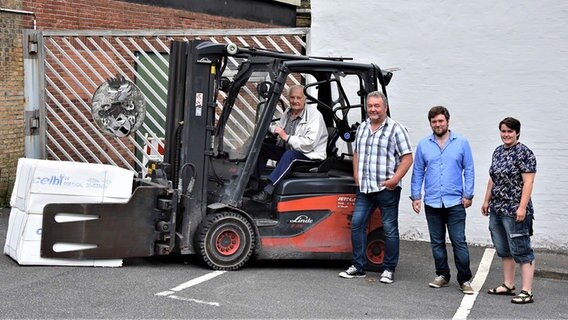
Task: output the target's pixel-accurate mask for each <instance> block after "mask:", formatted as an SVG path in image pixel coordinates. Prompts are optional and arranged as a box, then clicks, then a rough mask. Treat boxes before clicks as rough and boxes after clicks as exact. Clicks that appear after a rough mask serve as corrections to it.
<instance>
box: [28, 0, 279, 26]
mask: <svg viewBox="0 0 568 320" xmlns="http://www.w3.org/2000/svg"><path fill="white" fill-rule="evenodd" d="M23 3H24V8H25V10H29V11H33V12H35V13H36V15H37V24H38V28H39V29H180V28H187V29H190V28H191V29H235V28H268V27H277V26H274V25H268V24H263V23H259V22H250V21H246V20H239V19H232V18H224V17H218V16H213V15H207V14H201V13H192V12H187V11H181V10H176V9H170V8H160V7H155V6H148V5H139V4H132V3H127V2H122V1H113V0H24V1H23Z"/></svg>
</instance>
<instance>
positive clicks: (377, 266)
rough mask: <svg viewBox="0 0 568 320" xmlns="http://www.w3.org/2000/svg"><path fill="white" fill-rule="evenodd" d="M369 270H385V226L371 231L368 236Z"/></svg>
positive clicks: (367, 255)
mask: <svg viewBox="0 0 568 320" xmlns="http://www.w3.org/2000/svg"><path fill="white" fill-rule="evenodd" d="M365 255H366V257H367V268H366V269H367V270H368V271H373V272H379V271H383V261H384V260H385V232H384V230H383V228H380V229H377V230H374V231H372V232H371V233H369V235H368V236H367V248H366V249H365Z"/></svg>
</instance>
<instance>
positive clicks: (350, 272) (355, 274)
mask: <svg viewBox="0 0 568 320" xmlns="http://www.w3.org/2000/svg"><path fill="white" fill-rule="evenodd" d="M339 276H340V277H342V278H345V279H352V278H365V277H366V276H367V274H366V273H365V271H359V270H357V268H355V266H351V267H349V268H347V270H345V271H341V272H340V273H339Z"/></svg>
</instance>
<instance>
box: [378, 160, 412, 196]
mask: <svg viewBox="0 0 568 320" xmlns="http://www.w3.org/2000/svg"><path fill="white" fill-rule="evenodd" d="M411 165H412V153H407V154H404V155H402V156H401V157H400V163H399V165H398V168H397V169H396V171H395V172H394V176H392V178H390V179H388V180H386V181H385V182H383V186H385V187H386V188H387V189H390V190H393V189H394V188H396V186H397V185H398V183H399V182H400V180H402V178H403V177H404V175H406V173H407V172H408V169H410V166H411Z"/></svg>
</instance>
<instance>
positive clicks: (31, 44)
mask: <svg viewBox="0 0 568 320" xmlns="http://www.w3.org/2000/svg"><path fill="white" fill-rule="evenodd" d="M37 36H38V35H37V34H35V33H34V34H29V35H28V53H29V54H35V53H37V50H38V41H37Z"/></svg>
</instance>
